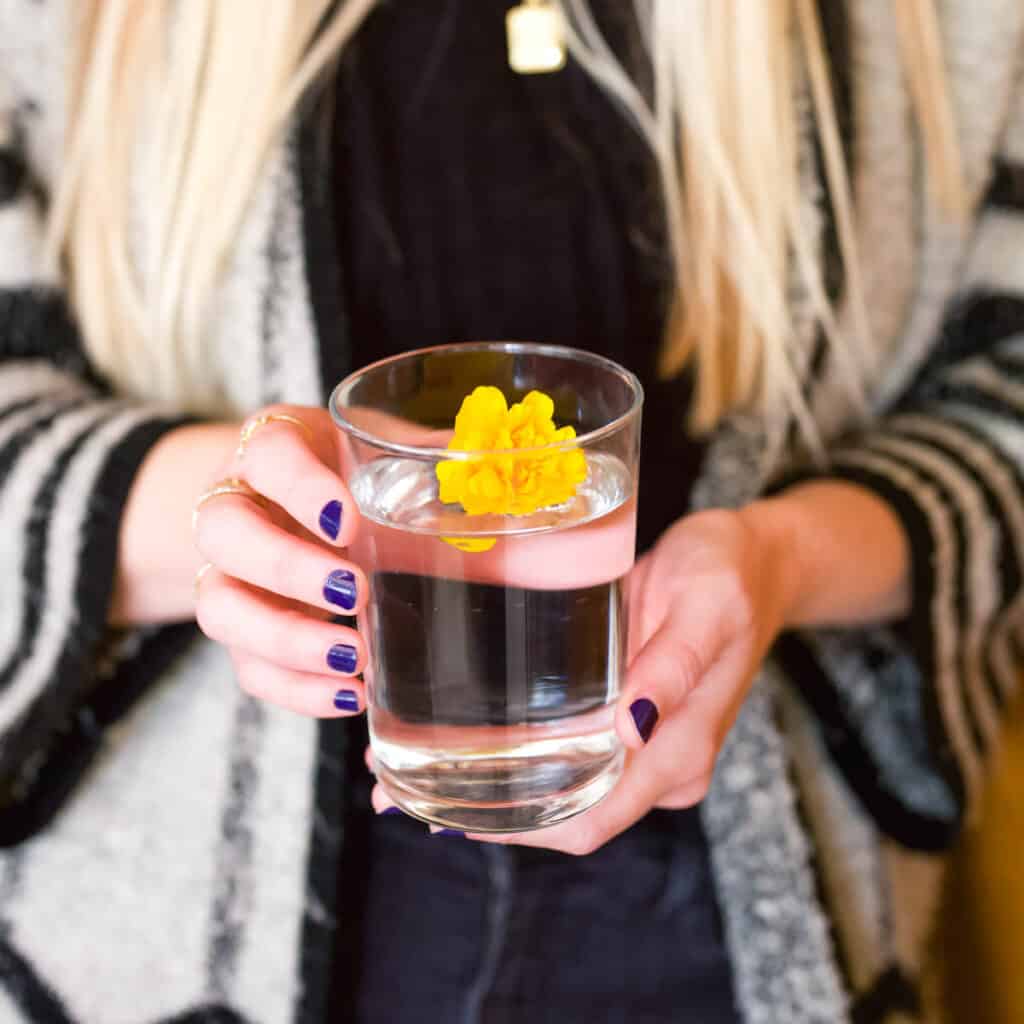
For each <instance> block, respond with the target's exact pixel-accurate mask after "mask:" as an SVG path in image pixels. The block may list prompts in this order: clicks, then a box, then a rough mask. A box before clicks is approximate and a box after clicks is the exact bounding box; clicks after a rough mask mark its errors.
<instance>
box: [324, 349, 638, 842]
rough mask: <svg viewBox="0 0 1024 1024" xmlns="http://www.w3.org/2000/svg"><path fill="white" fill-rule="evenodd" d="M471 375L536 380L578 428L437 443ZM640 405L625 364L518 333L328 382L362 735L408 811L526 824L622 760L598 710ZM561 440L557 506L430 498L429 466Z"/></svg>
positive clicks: (620, 616)
mask: <svg viewBox="0 0 1024 1024" xmlns="http://www.w3.org/2000/svg"><path fill="white" fill-rule="evenodd" d="M481 385H489V386H493V387H496V388H499V389H500V390H501V391H502V392H503V394H504V396H505V397H506V398H507V401H508V403H509V405H511V404H512V403H515V402H519V401H521V400H522V399H523V398H524V397H525V396H527V395H528V394H529V393H530V392H532V391H540V392H543V393H544V394H546V395H548V396H549V397H550V398H551V400H552V401H553V403H554V416H553V419H554V422H555V424H556V425H557V426H558V427H562V426H572V427H573V428H575V431H576V436H575V438H573V439H571V440H568V441H567V440H562V441H558V442H556V443H550V444H548V445H546V446H542V447H531V448H529V449H516V450H514V451H508V450H506V451H503V452H495V451H494V450H490V449H489V450H483V451H456V450H449V449H448V448H447V447H446V446H447V444H448V443H449V441H450V440H451V438H452V437H453V423H454V421H455V417H456V414H457V413H458V412H459V409H460V406H461V403H462V401H463V399H464V398H465V397H466V396H467V395H468V394H469V393H470V392H472V391H473V390H474V389H475V388H477V387H478V386H481ZM642 402H643V392H642V389H641V387H640V383H639V381H638V380H637V379H636V377H635V376H634V375H633V374H631V373H629V372H628V371H627V370H624V369H623V368H622V367H620V366H618V365H617V364H615V363H613V362H611V361H610V360H608V359H604V358H602V357H600V356H596V355H593V354H591V353H588V352H584V351H580V350H575V349H569V348H562V347H557V346H548V345H537V344H523V343H513V342H481V343H471V344H459V345H445V346H440V347H437V348H429V349H422V350H419V351H414V352H409V353H406V354H403V355H399V356H395V357H393V358H390V359H385V360H382V361H381V362H378V363H374V364H373V365H371V366H367V367H366V368H365V369H362V370H359V371H358V372H357V373H354V374H352V375H351V376H349V377H348V378H346V379H345V380H344V381H342V382H341V383H340V384H339V385H338V386H337V388H336V389H335V390H334V393H333V394H332V395H331V399H330V409H331V413H332V416H333V418H334V421H335V423H336V424H337V426H338V428H339V429H340V431H341V436H342V452H343V463H344V466H343V468H344V472H345V474H346V479H347V481H348V484H349V487H350V489H351V492H352V495H353V497H354V499H355V501H356V503H357V505H358V508H359V511H360V514H361V517H362V519H361V523H360V527H359V531H358V535H357V537H356V540H355V542H354V543H353V545H352V548H351V552H350V553H351V556H352V558H353V559H354V560H355V561H357V562H358V563H359V564H360V565H361V566H362V567H363V569H364V570H365V571H366V574H367V576H368V578H369V580H370V600H369V605H368V609H367V612H366V613H365V615H364V616H363V617H362V618H361V621H360V623H359V629H360V632H361V634H362V636H363V639H364V640H365V642H366V645H367V648H368V651H369V662H368V667H367V670H366V682H367V693H368V700H367V704H368V709H367V710H368V717H369V729H370V741H371V746H372V749H373V756H374V760H375V762H376V772H377V776H378V779H379V781H380V782H382V783H383V784H384V786H385V787H386V789H387V790H388V792H389V793H390V795H391V796H392V798H393V799H394V800H395V802H396V803H397V805H398V806H399V807H401V808H402V809H403V810H404V811H406V812H407V813H409V814H412V815H414V816H416V817H418V818H421V819H423V820H426V821H429V822H433V823H436V824H438V825H444V826H447V827H450V828H455V829H460V830H463V831H475V832H508V831H524V830H528V829H534V828H540V827H543V826H547V825H551V824H554V823H555V822H558V821H561V820H563V819H565V818H568V817H570V816H571V815H574V814H578V813H579V812H581V811H583V810H585V809H586V808H588V807H590V806H592V805H593V804H594V803H596V802H597V801H598V800H600V799H601V798H602V797H603V796H604V795H605V794H606V793H607V792H608V791H609V790H610V789H611V787H612V786H613V785H614V784H615V782H616V780H617V779H618V777H619V775H620V774H621V771H622V766H623V761H624V752H623V750H622V747H621V744H620V743H619V741H618V739H617V737H616V733H615V729H614V721H613V719H614V702H615V699H616V697H617V695H618V693H619V689H620V685H621V682H622V679H623V675H624V672H625V659H626V642H627V608H626V598H625V587H624V583H625V577H626V574H627V573H628V572H629V570H630V569H631V567H632V565H633V560H634V553H635V542H636V491H637V463H638V457H639V446H640V412H641V406H642ZM570 452H580V453H582V456H583V459H584V460H585V461H584V463H583V465H585V478H584V479H582V482H580V483H578V485H577V486H576V488H575V493H574V494H572V495H570V496H569V497H567V498H566V497H565V495H564V494H560V495H557V497H558V498H560V499H563V500H560V501H559V503H557V504H548V505H545V506H542V507H539V508H535V509H533V510H529V511H526V512H523V513H521V514H511V513H509V512H507V511H505V512H500V513H495V512H484V513H480V512H479V511H477V512H476V513H473V514H471V513H470V512H468V511H467V510H466V508H465V507H464V506H463V505H462V504H461V503H455V502H452V501H450V500H449V501H442V500H441V496H440V494H439V485H438V467H439V466H443V464H449V465H455V466H460V464H461V466H460V469H461V470H464V471H465V472H467V473H477V472H480V471H481V470H486V469H487V467H488V465H489V463H490V464H492V465H493V464H496V460H501V459H505V460H506V462H505V463H504V465H505V466H506V468H508V467H509V466H510V465H511V469H510V470H509V472H510V473H511V474H512V475H513V476H514V475H515V474H516V473H519V474H520V475H521V476H523V478H524V479H525V478H530V477H531V473H532V474H533V476H534V477H536V476H537V474H538V473H539V474H540V475H541V476H543V475H544V473H545V472H546V468H545V467H549V466H552V465H555V463H554V462H553V461H552V460H555V459H557V458H558V457H559V456H561V455H564V454H566V453H570ZM570 458H571V459H574V460H576V462H575V463H574V465H576V466H579V465H580V462H579V458H580V456H579V455H578V454H576V455H572V456H570ZM509 459H511V460H513V461H514V463H515V464H514V465H512V464H511V463H509V462H508V461H507V460H509ZM545 460H547V461H545ZM441 472H442V473H444V472H445V469H444V468H442V469H441ZM582 472H583V471H582V470H580V471H579V474H580V475H582ZM518 478H519V477H516V479H518Z"/></svg>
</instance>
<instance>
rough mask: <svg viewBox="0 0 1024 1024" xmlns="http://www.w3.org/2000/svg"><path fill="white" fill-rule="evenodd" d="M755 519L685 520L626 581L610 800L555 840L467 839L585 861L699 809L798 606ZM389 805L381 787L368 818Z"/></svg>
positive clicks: (739, 515) (559, 830)
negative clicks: (616, 763) (654, 820)
mask: <svg viewBox="0 0 1024 1024" xmlns="http://www.w3.org/2000/svg"><path fill="white" fill-rule="evenodd" d="M760 508H761V505H760V504H759V505H754V506H750V508H749V509H746V510H743V511H740V512H730V511H714V512H704V513H700V514H697V515H693V516H689V517H687V518H685V519H682V520H680V521H679V522H678V523H676V524H675V526H673V527H672V528H671V529H670V530H668V531H667V532H666V533H665V534H664V535H663V537H662V538H661V540H660V541H659V542H658V544H657V546H656V547H655V548H654V550H653V551H651V552H650V553H649V554H647V555H646V556H645V557H644V558H642V559H641V560H640V561H639V562H638V563H637V564H636V566H635V568H634V569H633V571H632V572H631V573H630V576H629V580H628V596H629V607H630V616H631V637H630V664H629V672H628V677H627V682H626V688H625V691H624V693H623V694H622V696H621V698H620V700H619V705H618V708H617V711H616V719H615V724H616V729H617V730H618V733H619V736H620V737H621V739H622V741H623V743H624V744H625V745H626V748H627V764H626V769H625V772H624V774H623V777H622V779H621V780H620V781H619V782H618V784H617V785H616V786H615V788H614V789H613V790H612V792H611V793H609V795H608V796H607V797H605V799H604V800H603V801H601V803H599V804H597V805H596V806H595V807H594V808H592V809H591V810H589V811H587V812H585V813H584V814H581V815H579V816H577V817H575V818H573V819H571V820H569V821H566V822H563V823H562V824H559V825H555V826H552V827H551V828H546V829H541V830H538V831H536V832H529V833H522V834H517V835H477V834H474V835H472V836H471V838H474V839H479V840H482V841H487V842H498V843H516V844H521V845H524V846H543V847H548V848H551V849H555V850H561V851H564V852H567V853H573V854H586V853H590V852H592V851H593V850H595V849H597V848H598V847H600V846H602V845H603V844H604V843H605V842H607V841H608V840H609V839H611V838H612V837H613V836H616V835H618V833H620V832H622V831H623V830H625V829H626V828H628V827H629V826H630V825H632V824H633V823H634V822H635V821H637V820H638V819H639V818H641V817H643V816H644V815H645V814H646V813H647V812H648V811H649V810H650V809H651V808H653V807H669V808H681V807H688V806H690V805H692V804H695V803H697V802H699V801H700V800H701V799H703V797H704V796H705V795H706V793H707V791H708V786H709V784H710V781H711V773H712V770H713V768H714V763H715V758H716V756H717V754H718V751H719V749H720V747H721V745H722V742H723V740H724V739H725V736H726V734H727V732H728V730H729V728H730V726H731V725H732V723H733V721H734V720H735V718H736V715H737V713H738V711H739V708H740V705H741V704H742V702H743V699H744V697H745V696H746V694H747V690H748V688H749V686H750V683H751V681H752V679H753V678H754V675H755V673H756V672H757V669H758V666H759V665H760V663H761V661H762V659H763V658H764V656H765V654H766V652H767V651H768V649H769V647H770V646H771V644H772V642H773V641H774V639H775V637H776V635H777V634H778V632H779V630H780V629H781V628H782V626H783V624H784V622H785V620H786V617H787V614H788V610H789V606H790V604H791V602H792V601H793V600H794V597H795V583H796V581H795V579H794V578H793V576H792V573H791V571H790V568H789V562H788V551H787V545H785V544H780V543H778V542H777V540H776V535H775V534H774V533H773V532H772V533H770V532H767V531H765V532H762V530H761V529H760V528H759V524H760V518H759V510H760ZM390 803H391V800H390V799H389V798H388V796H387V794H386V792H385V791H384V790H383V789H382V787H380V786H379V785H378V786H377V787H376V789H375V791H374V804H375V806H376V807H377V808H378V809H379V810H380V809H383V808H384V807H385V806H387V805H388V804H390Z"/></svg>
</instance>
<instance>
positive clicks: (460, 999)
mask: <svg viewBox="0 0 1024 1024" xmlns="http://www.w3.org/2000/svg"><path fill="white" fill-rule="evenodd" d="M365 785H368V782H362V783H361V784H360V785H359V786H358V787H357V789H360V790H362V789H363V787H364V786H365ZM355 817H356V818H357V821H353V822H351V823H350V827H352V825H356V827H358V821H359V820H361V822H362V824H363V827H364V832H363V837H362V838H363V845H362V855H361V856H359V857H357V858H351V857H350V858H349V861H348V863H347V865H346V867H345V871H344V873H345V874H346V875H347V878H343V879H342V882H343V884H344V885H345V886H346V889H347V891H348V892H349V894H351V892H352V889H353V887H354V886H365V888H364V889H362V890H361V891H362V894H363V899H362V906H361V908H360V909H361V913H360V914H359V915H358V917H359V918H360V921H359V924H358V925H357V926H355V929H354V931H351V932H350V933H349V937H350V948H349V949H348V950H343V951H342V952H343V955H342V958H341V959H342V963H343V964H344V965H345V966H346V967H347V968H348V971H349V977H348V978H347V979H345V980H344V981H343V983H342V984H340V985H339V986H338V990H339V996H338V1000H339V1004H340V1001H341V1000H343V1001H344V1002H345V1003H346V1004H347V1009H346V1010H345V1011H344V1012H342V1013H339V1014H338V1015H337V1019H339V1020H357V1021H359V1022H360V1024H378V1022H379V1024H407V1022H421V1021H422V1022H430V1024H544V1022H547V1021H551V1022H559V1024H567V1022H568V1024H572V1022H575V1021H581V1022H583V1021H585V1022H598V1021H601V1022H610V1024H612V1022H616V1024H617V1022H621V1024H666V1022H674V1021H682V1020H686V1021H693V1022H694V1024H737V1022H738V1021H739V1016H738V1013H737V1011H736V1010H735V1008H734V1000H733V989H732V974H731V969H730V965H729V961H728V956H727V953H726V949H725V943H724V940H723V935H722V924H721V919H720V916H719V911H718V905H717V902H716V899H715V896H714V890H713V887H712V880H711V874H710V864H709V860H708V848H707V842H706V840H705V837H704V834H703V830H702V828H701V823H700V815H699V812H698V811H697V810H696V809H691V810H688V811H672V812H669V811H655V812H653V813H652V814H650V815H648V816H647V818H645V819H644V820H643V821H642V822H640V823H639V824H638V825H636V826H634V827H633V828H632V829H630V830H628V831H627V832H625V833H623V834H622V835H620V836H618V837H617V838H616V839H614V840H612V841H611V842H610V843H608V844H607V845H605V846H604V847H603V848H602V849H600V850H598V851H597V852H596V853H594V854H591V855H590V856H589V857H569V856H566V855H564V854H559V853H554V852H552V851H547V850H533V849H528V848H525V847H511V846H508V847H507V846H496V845H489V844H485V843H475V842H470V841H468V840H465V839H459V838H455V837H445V836H431V835H429V833H428V832H427V828H426V826H425V825H423V824H422V823H420V822H417V821H414V820H412V819H409V818H404V817H401V816H395V817H383V818H378V817H376V816H374V815H372V813H371V812H370V811H369V808H368V806H367V800H366V794H365V791H364V792H362V793H361V794H360V795H359V796H358V797H357V806H356V814H355ZM358 861H362V864H358V863H357V862H358ZM353 873H356V874H357V876H358V875H361V876H362V877H353ZM346 902H347V903H348V908H347V912H349V913H350V912H351V910H352V906H351V897H349V899H347V900H346ZM351 927H353V926H352V923H351V921H350V928H351ZM352 942H354V943H356V944H357V945H358V947H359V948H358V950H357V951H353V949H352V948H351V944H352ZM341 989H344V990H345V991H344V993H343V994H342V993H341V992H340V990H341Z"/></svg>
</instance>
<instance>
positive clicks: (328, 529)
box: [320, 501, 341, 540]
mask: <svg viewBox="0 0 1024 1024" xmlns="http://www.w3.org/2000/svg"><path fill="white" fill-rule="evenodd" d="M320 529H321V530H323V531H324V533H326V534H327V536H328V537H330V538H331V540H337V539H338V533H339V532H340V530H341V502H340V501H329V502H327V504H326V505H324V507H323V508H322V509H321V510H320Z"/></svg>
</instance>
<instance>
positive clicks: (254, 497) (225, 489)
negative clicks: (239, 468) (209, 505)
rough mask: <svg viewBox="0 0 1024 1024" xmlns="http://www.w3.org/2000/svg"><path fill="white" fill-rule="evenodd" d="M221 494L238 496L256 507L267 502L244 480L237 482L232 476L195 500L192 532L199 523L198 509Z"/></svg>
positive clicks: (236, 478)
mask: <svg viewBox="0 0 1024 1024" xmlns="http://www.w3.org/2000/svg"><path fill="white" fill-rule="evenodd" d="M222 494H239V495H241V496H242V497H243V498H248V499H249V500H250V501H254V502H256V504H257V505H265V504H266V501H267V499H266V498H264V497H263V495H262V494H260V493H259V491H254V490H253V489H252V488H251V487H250V486H249V485H248V484H247V483H246V482H245V481H244V480H239V479H238V477H234V476H232V477H228V479H226V480H221V481H219V482H218V483H216V484H214V485H213V487H211V488H210V489H209V490H208V491H204V492H203V493H202V494H200V495H199V497H198V498H196V503H195V504H194V505H193V506H192V529H193V531H194V530H195V528H196V524H197V523H198V522H199V509H200V508H202V506H203V505H205V504H206V502H208V501H209V500H210V499H211V498H219V497H220V496H221V495H222Z"/></svg>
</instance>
